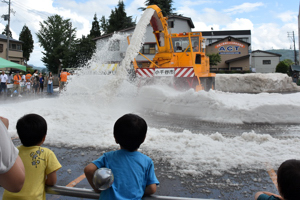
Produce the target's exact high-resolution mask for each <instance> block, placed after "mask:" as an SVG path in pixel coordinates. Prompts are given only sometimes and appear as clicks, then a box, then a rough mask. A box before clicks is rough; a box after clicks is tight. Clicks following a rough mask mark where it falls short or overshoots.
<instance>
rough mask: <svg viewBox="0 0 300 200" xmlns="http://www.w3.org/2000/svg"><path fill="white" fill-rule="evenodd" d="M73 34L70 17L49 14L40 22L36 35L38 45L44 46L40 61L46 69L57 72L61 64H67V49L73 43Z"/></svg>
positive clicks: (74, 30)
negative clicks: (64, 17)
mask: <svg viewBox="0 0 300 200" xmlns="http://www.w3.org/2000/svg"><path fill="white" fill-rule="evenodd" d="M75 34H76V29H75V28H72V24H71V22H70V19H63V18H62V17H61V16H59V15H53V16H50V17H48V19H47V20H45V21H43V22H40V30H39V31H38V33H37V34H36V35H37V37H38V40H39V42H40V46H41V47H43V48H44V51H43V52H42V53H43V55H44V56H43V57H42V61H43V62H44V63H45V65H46V67H47V69H48V71H51V72H54V73H55V72H57V73H59V70H60V69H61V64H63V66H67V63H69V60H70V56H69V55H70V53H71V52H70V51H69V49H70V47H71V46H72V45H74V41H75ZM61 60H62V62H61Z"/></svg>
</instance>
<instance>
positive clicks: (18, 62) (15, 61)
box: [11, 60, 20, 64]
mask: <svg viewBox="0 0 300 200" xmlns="http://www.w3.org/2000/svg"><path fill="white" fill-rule="evenodd" d="M11 62H14V63H17V64H20V61H18V60H11Z"/></svg>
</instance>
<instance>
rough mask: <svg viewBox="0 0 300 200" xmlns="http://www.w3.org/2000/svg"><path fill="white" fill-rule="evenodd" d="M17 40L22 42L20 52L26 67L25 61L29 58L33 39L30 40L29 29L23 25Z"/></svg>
mask: <svg viewBox="0 0 300 200" xmlns="http://www.w3.org/2000/svg"><path fill="white" fill-rule="evenodd" d="M19 40H21V41H22V42H23V45H22V50H23V57H24V61H25V63H26V65H27V61H28V60H29V58H30V54H31V53H32V51H33V39H32V35H31V31H30V30H29V28H28V27H27V26H26V25H24V26H23V28H22V31H21V33H20V35H19Z"/></svg>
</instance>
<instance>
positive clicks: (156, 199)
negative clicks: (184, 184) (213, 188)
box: [46, 185, 204, 200]
mask: <svg viewBox="0 0 300 200" xmlns="http://www.w3.org/2000/svg"><path fill="white" fill-rule="evenodd" d="M46 193H48V194H55V195H63V196H71V197H80V198H88V199H99V196H100V194H99V193H96V192H94V190H91V189H83V188H71V187H64V186H57V185H55V186H51V187H50V186H46ZM165 199H169V200H170V199H174V200H204V199H198V198H186V197H171V196H158V195H152V196H148V197H143V200H165Z"/></svg>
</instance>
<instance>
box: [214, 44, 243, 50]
mask: <svg viewBox="0 0 300 200" xmlns="http://www.w3.org/2000/svg"><path fill="white" fill-rule="evenodd" d="M224 45H236V46H239V47H242V48H245V45H243V44H241V43H239V42H221V43H220V44H218V45H216V46H215V48H216V49H217V48H219V47H221V46H224Z"/></svg>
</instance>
